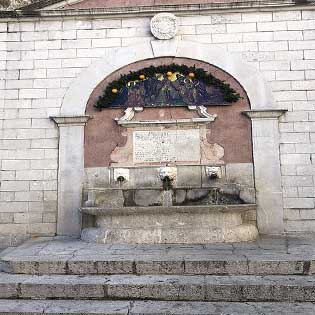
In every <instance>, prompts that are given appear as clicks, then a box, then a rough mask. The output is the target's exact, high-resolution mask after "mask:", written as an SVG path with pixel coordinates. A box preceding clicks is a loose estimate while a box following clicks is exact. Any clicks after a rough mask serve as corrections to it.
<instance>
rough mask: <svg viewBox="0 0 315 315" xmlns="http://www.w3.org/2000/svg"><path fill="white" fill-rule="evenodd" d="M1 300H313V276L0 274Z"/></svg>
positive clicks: (314, 294) (314, 288) (314, 292)
mask: <svg viewBox="0 0 315 315" xmlns="http://www.w3.org/2000/svg"><path fill="white" fill-rule="evenodd" d="M0 298H2V299H77V300H80V299H99V300H108V299H113V300H115V299H119V300H147V299H154V300H161V301H174V300H175V301H177V300H178V301H213V302H215V301H221V302H246V301H253V302H264V301H271V302H272V301H273V302H314V301H315V276H173V275H145V276H135V275H114V276H77V275H71V276H70V275H54V276H47V275H43V276H36V275H35V276H34V275H15V274H13V275H12V274H5V273H2V274H0Z"/></svg>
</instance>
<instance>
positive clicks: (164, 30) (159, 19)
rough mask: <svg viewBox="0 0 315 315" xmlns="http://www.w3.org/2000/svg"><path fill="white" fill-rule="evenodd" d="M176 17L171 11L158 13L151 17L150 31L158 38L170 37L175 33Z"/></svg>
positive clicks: (176, 26)
mask: <svg viewBox="0 0 315 315" xmlns="http://www.w3.org/2000/svg"><path fill="white" fill-rule="evenodd" d="M177 28H178V25H177V18H176V16H175V15H174V14H171V13H159V14H156V15H155V16H154V17H153V18H152V19H151V32H152V34H153V36H154V37H156V38H158V39H171V38H173V37H174V36H175V35H176V33H177Z"/></svg>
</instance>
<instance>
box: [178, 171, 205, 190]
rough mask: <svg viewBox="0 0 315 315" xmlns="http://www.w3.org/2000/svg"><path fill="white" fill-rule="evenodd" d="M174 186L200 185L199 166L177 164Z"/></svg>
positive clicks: (188, 186)
mask: <svg viewBox="0 0 315 315" xmlns="http://www.w3.org/2000/svg"><path fill="white" fill-rule="evenodd" d="M176 187H186V188H190V187H201V167H199V166H178V167H177V180H176Z"/></svg>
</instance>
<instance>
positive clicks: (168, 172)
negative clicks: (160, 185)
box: [159, 167, 177, 180]
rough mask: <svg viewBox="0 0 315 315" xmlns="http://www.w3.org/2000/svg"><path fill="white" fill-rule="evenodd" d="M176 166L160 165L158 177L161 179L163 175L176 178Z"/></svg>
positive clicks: (172, 178) (171, 178)
mask: <svg viewBox="0 0 315 315" xmlns="http://www.w3.org/2000/svg"><path fill="white" fill-rule="evenodd" d="M176 173H177V172H176V168H174V167H161V168H160V173H159V175H160V178H161V179H162V180H163V179H164V178H165V177H168V178H169V179H170V180H175V179H176Z"/></svg>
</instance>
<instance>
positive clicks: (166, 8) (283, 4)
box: [0, 0, 312, 18]
mask: <svg viewBox="0 0 315 315" xmlns="http://www.w3.org/2000/svg"><path fill="white" fill-rule="evenodd" d="M58 2H61V1H51V2H50V3H49V2H48V3H47V2H42V1H39V2H38V3H37V4H34V5H29V6H26V7H23V8H21V9H17V10H14V11H0V18H22V17H35V18H43V17H63V16H64V17H76V16H95V15H100V16H130V15H139V14H140V15H142V16H152V14H155V13H159V12H173V13H176V14H181V13H183V14H185V13H186V14H187V13H196V12H199V13H200V12H203V13H206V12H207V11H222V10H233V11H238V10H257V9H258V8H264V9H268V8H270V9H275V8H280V9H281V8H292V7H294V6H305V5H309V6H310V5H312V1H310V0H305V1H297V0H278V1H271V0H265V1H261V0H252V1H241V2H233V3H222V2H217V3H203V4H179V5H155V6H139V7H137V6H135V7H124V8H93V9H79V10H74V9H55V7H56V6H57V4H58ZM42 3H44V4H45V5H41V4H42ZM54 3H55V5H54ZM45 7H48V8H49V7H51V8H53V9H45Z"/></svg>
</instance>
